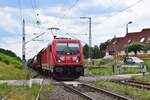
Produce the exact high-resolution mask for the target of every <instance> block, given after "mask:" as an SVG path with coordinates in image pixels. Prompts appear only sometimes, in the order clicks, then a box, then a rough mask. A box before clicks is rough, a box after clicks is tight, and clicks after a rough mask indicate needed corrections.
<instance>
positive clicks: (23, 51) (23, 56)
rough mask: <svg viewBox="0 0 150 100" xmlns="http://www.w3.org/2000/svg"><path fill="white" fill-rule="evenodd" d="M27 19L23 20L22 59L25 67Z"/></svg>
mask: <svg viewBox="0 0 150 100" xmlns="http://www.w3.org/2000/svg"><path fill="white" fill-rule="evenodd" d="M25 49H26V48H25V20H24V19H23V21H22V61H23V64H24V67H25V64H26V54H25V51H26V50H25Z"/></svg>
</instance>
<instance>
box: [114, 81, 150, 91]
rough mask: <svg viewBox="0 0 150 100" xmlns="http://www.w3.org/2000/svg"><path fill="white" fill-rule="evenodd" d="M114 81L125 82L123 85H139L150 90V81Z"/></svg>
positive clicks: (138, 86)
mask: <svg viewBox="0 0 150 100" xmlns="http://www.w3.org/2000/svg"><path fill="white" fill-rule="evenodd" d="M113 82H116V83H119V84H123V85H128V86H132V87H137V88H140V89H146V90H150V83H146V82H140V81H135V80H126V81H113Z"/></svg>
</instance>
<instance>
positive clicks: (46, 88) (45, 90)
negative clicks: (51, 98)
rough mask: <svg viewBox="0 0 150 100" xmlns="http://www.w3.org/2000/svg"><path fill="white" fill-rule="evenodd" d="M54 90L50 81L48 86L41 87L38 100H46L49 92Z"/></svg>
mask: <svg viewBox="0 0 150 100" xmlns="http://www.w3.org/2000/svg"><path fill="white" fill-rule="evenodd" d="M52 89H54V86H53V85H52V82H51V81H50V82H49V84H48V85H43V87H42V90H41V92H40V100H48V96H46V94H48V93H49V92H50V91H52Z"/></svg>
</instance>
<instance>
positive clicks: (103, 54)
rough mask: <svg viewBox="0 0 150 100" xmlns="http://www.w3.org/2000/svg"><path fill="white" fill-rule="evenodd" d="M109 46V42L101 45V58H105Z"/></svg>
mask: <svg viewBox="0 0 150 100" xmlns="http://www.w3.org/2000/svg"><path fill="white" fill-rule="evenodd" d="M107 46H108V42H104V43H101V44H100V46H99V50H100V51H99V58H102V57H104V56H105V51H106V49H107Z"/></svg>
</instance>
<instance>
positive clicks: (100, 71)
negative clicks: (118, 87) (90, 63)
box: [84, 68, 113, 76]
mask: <svg viewBox="0 0 150 100" xmlns="http://www.w3.org/2000/svg"><path fill="white" fill-rule="evenodd" d="M112 74H113V71H112V68H96V69H90V68H85V69H84V75H85V76H108V75H112Z"/></svg>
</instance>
